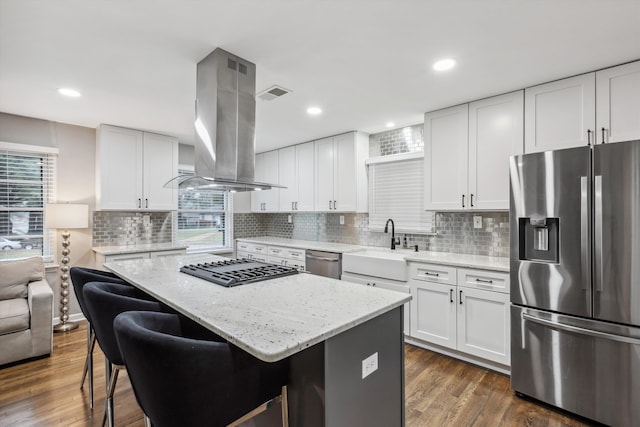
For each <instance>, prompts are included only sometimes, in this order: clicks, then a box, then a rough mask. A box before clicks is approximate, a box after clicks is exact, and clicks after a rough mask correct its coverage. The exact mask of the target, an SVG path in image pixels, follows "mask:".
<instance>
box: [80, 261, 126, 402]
mask: <svg viewBox="0 0 640 427" xmlns="http://www.w3.org/2000/svg"><path fill="white" fill-rule="evenodd" d="M69 275H70V276H71V283H72V284H73V291H74V293H75V294H76V299H77V300H78V305H79V306H80V310H81V311H82V314H83V315H84V317H85V319H87V356H86V358H85V361H84V369H83V370H82V380H81V381H80V390H82V388H83V387H84V380H85V378H87V374H88V375H89V406H90V408H91V409H93V348H94V347H95V344H96V336H95V334H94V333H93V327H92V326H91V317H90V316H89V311H88V310H87V307H86V304H85V302H84V295H83V294H82V288H83V287H84V285H86V284H87V283H89V282H111V283H119V284H122V285H126V284H127V282H125V281H124V280H122V279H120V278H119V277H118V276H116V275H115V274H113V273H110V272H108V271H101V270H94V269H91V268H84V267H71V270H70V271H69Z"/></svg>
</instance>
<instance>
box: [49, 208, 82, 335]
mask: <svg viewBox="0 0 640 427" xmlns="http://www.w3.org/2000/svg"><path fill="white" fill-rule="evenodd" d="M44 224H45V227H46V228H50V229H54V228H55V229H61V230H64V231H63V232H62V251H61V254H62V258H60V322H59V323H58V324H57V325H54V326H53V330H54V332H66V331H71V330H73V329H75V328H77V327H78V323H77V322H69V265H68V264H69V254H70V253H71V250H69V245H70V244H71V241H70V240H69V237H70V236H71V233H69V229H71V228H88V227H89V206H88V205H81V204H74V203H51V204H47V205H46V206H45V209H44Z"/></svg>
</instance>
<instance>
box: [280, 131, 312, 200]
mask: <svg viewBox="0 0 640 427" xmlns="http://www.w3.org/2000/svg"><path fill="white" fill-rule="evenodd" d="M313 156H314V148H313V142H307V143H305V144H299V145H293V146H290V147H286V148H281V149H280V150H278V162H279V164H278V168H279V183H280V185H283V186H285V187H287V188H281V189H280V211H284V212H286V211H292V212H310V211H313V203H314V197H313V191H314V188H313V187H314V186H313V179H314V161H313Z"/></svg>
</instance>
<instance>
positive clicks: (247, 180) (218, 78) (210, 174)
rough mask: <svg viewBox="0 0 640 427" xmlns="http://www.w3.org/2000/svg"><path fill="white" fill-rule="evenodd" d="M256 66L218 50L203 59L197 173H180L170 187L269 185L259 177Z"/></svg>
mask: <svg viewBox="0 0 640 427" xmlns="http://www.w3.org/2000/svg"><path fill="white" fill-rule="evenodd" d="M255 92H256V66H255V64H253V63H251V62H249V61H245V60H244V59H242V58H239V57H237V56H235V55H233V54H231V53H229V52H227V51H225V50H222V49H219V48H218V49H216V50H214V51H213V52H211V53H210V54H209V55H208V56H207V57H206V58H204V59H203V60H202V61H200V62H199V63H198V66H197V79H196V117H195V128H196V138H195V174H194V175H180V176H178V177H176V178H173V179H172V180H171V181H169V182H168V183H166V184H165V187H170V188H176V186H177V187H179V188H189V189H190V188H194V189H196V188H197V189H203V188H211V189H213V190H222V191H232V192H235V191H253V190H268V189H270V188H272V187H280V188H283V187H282V186H280V185H277V184H268V183H263V182H255V174H254V169H255V128H256V126H255V123H256V99H255Z"/></svg>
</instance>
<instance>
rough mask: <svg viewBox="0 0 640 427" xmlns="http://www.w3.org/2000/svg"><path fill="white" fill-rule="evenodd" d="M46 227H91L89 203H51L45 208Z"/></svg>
mask: <svg viewBox="0 0 640 427" xmlns="http://www.w3.org/2000/svg"><path fill="white" fill-rule="evenodd" d="M44 226H45V227H46V228H61V229H65V230H67V229H69V228H87V227H89V205H81V204H74V203H51V204H48V205H46V206H45V208H44Z"/></svg>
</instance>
